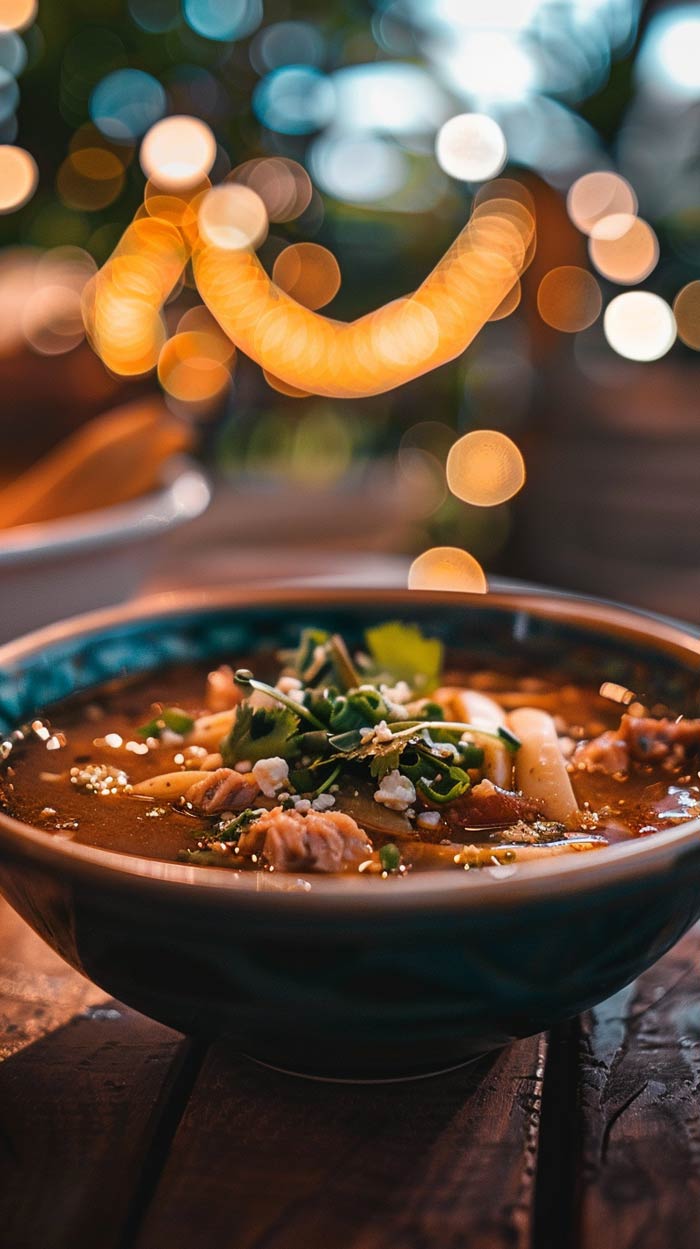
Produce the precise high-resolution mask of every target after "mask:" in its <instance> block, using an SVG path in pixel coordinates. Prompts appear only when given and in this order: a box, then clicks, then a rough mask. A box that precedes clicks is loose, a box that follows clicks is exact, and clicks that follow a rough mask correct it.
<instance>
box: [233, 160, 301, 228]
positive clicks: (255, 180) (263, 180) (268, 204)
mask: <svg viewBox="0 0 700 1249" xmlns="http://www.w3.org/2000/svg"><path fill="white" fill-rule="evenodd" d="M227 181H228V182H234V183H239V184H241V185H242V186H247V187H250V189H251V191H255V193H256V195H259V196H260V199H261V200H262V202H263V204H264V205H265V208H266V210H267V215H268V218H269V220H270V221H292V220H293V219H294V218H295V217H299V216H300V215H301V213H303V212H304V210H305V209H306V208H308V206H309V204H310V203H311V196H312V195H313V187H312V185H311V179H310V177H309V175H308V173H307V172H306V170H305V169H304V168H303V166H302V165H300V164H298V162H297V161H295V160H289V159H288V158H287V157H285V156H272V157H264V158H260V157H256V159H254V160H247V161H245V162H244V164H242V165H238V167H237V168H236V169H234V170H233V171H232V172H231V173H230V174H229V177H228V179H227Z"/></svg>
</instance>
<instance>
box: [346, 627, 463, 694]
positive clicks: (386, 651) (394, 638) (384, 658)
mask: <svg viewBox="0 0 700 1249" xmlns="http://www.w3.org/2000/svg"><path fill="white" fill-rule="evenodd" d="M365 641H366V643H367V649H368V650H369V653H370V655H371V657H372V660H373V662H374V664H375V665H376V669H377V671H378V672H379V673H381V674H382V675H383V676H388V677H391V678H392V679H393V680H394V681H406V682H407V684H408V685H410V687H411V689H412V690H414V691H416V692H418V691H420V692H421V693H424V692H425V691H428V690H432V689H435V686H436V685H437V684H438V682H439V680H440V673H441V672H442V664H443V657H444V647H443V644H442V642H440V641H439V639H438V638H426V637H424V636H423V634H422V633H421V631H420V629H419V628H418V627H417V626H416V625H407V624H402V623H401V621H399V620H393V621H389V622H388V623H386V624H381V625H375V627H374V628H373V629H367V631H366V633H365Z"/></svg>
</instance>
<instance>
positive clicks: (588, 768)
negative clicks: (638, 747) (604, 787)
mask: <svg viewBox="0 0 700 1249" xmlns="http://www.w3.org/2000/svg"><path fill="white" fill-rule="evenodd" d="M620 732H621V730H620V729H608V730H607V731H606V732H605V733H601V734H600V737H592V738H591V740H590V741H588V742H581V744H580V745H579V746H577V747H576V750H575V751H574V753H573V756H572V759H571V762H572V763H573V765H574V767H575V768H579V769H580V770H581V771H582V772H603V773H604V774H605V775H606V776H615V775H617V773H618V772H626V771H627V770H628V768H629V763H630V756H629V747H628V745H627V742H626V741H625V739H624V738H623V737H621V735H620Z"/></svg>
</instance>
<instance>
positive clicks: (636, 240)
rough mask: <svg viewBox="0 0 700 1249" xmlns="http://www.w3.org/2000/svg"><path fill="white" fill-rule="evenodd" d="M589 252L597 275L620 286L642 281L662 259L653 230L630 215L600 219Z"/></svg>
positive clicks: (618, 214)
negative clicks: (660, 258)
mask: <svg viewBox="0 0 700 1249" xmlns="http://www.w3.org/2000/svg"><path fill="white" fill-rule="evenodd" d="M588 251H589V254H590V257H591V260H592V262H593V264H594V265H595V267H596V269H597V270H598V272H599V273H602V275H603V277H604V278H609V279H610V281H611V282H618V283H619V284H620V285H621V286H634V284H635V283H636V282H641V281H643V280H644V278H646V277H648V276H649V274H650V273H651V271H652V269H654V268H655V267H656V263H657V261H658V259H659V243H658V240H657V238H656V235H655V234H654V231H653V230H652V228H651V226H650V225H647V222H646V221H642V220H641V218H640V217H634V216H632V215H631V214H629V213H613V214H611V215H610V216H607V217H603V218H601V220H600V221H598V222H597V223H596V224H595V225H594V226H593V228H592V230H591V236H590V239H589V240H588Z"/></svg>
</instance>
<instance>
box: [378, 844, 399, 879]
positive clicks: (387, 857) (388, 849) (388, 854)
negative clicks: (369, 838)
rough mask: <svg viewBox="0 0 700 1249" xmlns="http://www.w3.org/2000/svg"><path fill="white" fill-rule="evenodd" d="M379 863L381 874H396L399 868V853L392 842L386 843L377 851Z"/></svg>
mask: <svg viewBox="0 0 700 1249" xmlns="http://www.w3.org/2000/svg"><path fill="white" fill-rule="evenodd" d="M379 862H380V863H381V865H382V871H383V872H398V870H399V868H400V866H401V851H400V850H399V848H398V846H395V845H394V843H393V841H388V842H387V844H386V845H385V846H382V848H381V850H380V851H379Z"/></svg>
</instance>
